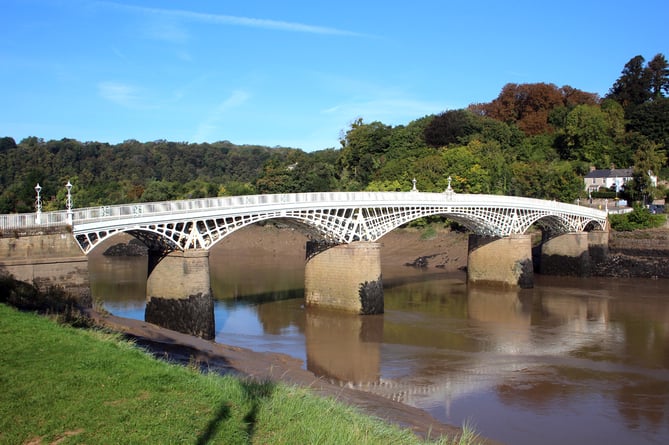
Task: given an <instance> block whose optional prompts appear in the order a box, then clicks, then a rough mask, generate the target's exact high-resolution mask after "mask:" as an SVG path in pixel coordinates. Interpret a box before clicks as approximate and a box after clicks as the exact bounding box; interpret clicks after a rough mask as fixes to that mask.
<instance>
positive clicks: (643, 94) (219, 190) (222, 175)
mask: <svg viewBox="0 0 669 445" xmlns="http://www.w3.org/2000/svg"><path fill="white" fill-rule="evenodd" d="M668 95H669V64H668V63H667V60H666V58H665V57H664V55H662V54H657V55H656V56H655V57H654V58H653V59H651V60H650V61H649V62H648V63H646V61H645V59H644V58H643V57H642V56H636V57H634V58H632V59H631V60H630V61H629V62H628V63H627V64H626V65H625V66H624V68H623V69H622V71H621V75H620V77H619V78H618V79H617V80H616V82H615V83H614V84H613V85H612V86H611V88H610V90H609V92H608V94H607V95H606V96H605V97H603V98H601V97H599V96H598V95H597V94H594V93H588V92H584V91H581V90H578V89H576V88H573V87H571V86H562V87H558V86H556V85H554V84H549V83H533V84H513V83H509V84H507V85H505V86H504V87H503V88H502V91H501V92H500V94H499V96H498V97H497V98H495V99H494V100H492V101H491V102H489V103H480V104H472V105H470V106H469V107H467V108H465V109H457V110H448V111H445V112H443V113H440V114H436V115H429V116H424V117H420V118H418V119H416V120H414V121H412V122H409V123H408V124H406V125H398V126H390V125H386V124H384V123H382V122H378V121H375V122H364V121H363V119H361V118H358V119H356V120H355V121H353V122H352V123H351V125H350V127H349V128H348V129H347V130H346V131H345V132H344V133H343V134H342V136H341V138H340V147H339V148H330V149H324V150H320V151H315V152H310V153H307V152H304V151H302V150H300V149H297V148H285V147H275V148H270V147H264V146H251V145H243V146H240V145H235V144H232V143H231V142H228V141H222V142H215V143H202V144H192V143H185V142H169V141H165V140H159V141H152V142H144V143H141V142H138V141H135V140H127V141H124V142H123V143H120V144H115V145H111V144H108V143H102V142H80V141H77V140H73V139H62V140H50V141H44V140H43V139H40V138H38V137H28V138H25V139H23V140H21V141H20V142H19V143H16V141H15V140H14V139H13V138H11V137H4V138H0V187H1V190H2V191H1V193H0V213H13V212H31V211H34V201H35V191H34V187H35V185H36V184H37V183H40V185H41V186H42V198H43V208H44V210H56V209H62V208H64V205H65V194H66V190H65V187H64V185H65V183H66V182H67V181H68V180H69V181H71V183H72V184H73V185H74V187H73V189H72V195H73V201H74V205H75V207H88V206H97V205H109V204H122V203H129V202H141V201H144V202H148V201H162V200H172V199H188V198H202V197H210V196H223V195H243V194H253V193H286V192H310V191H332V190H349V191H357V190H391V191H408V190H410V189H411V187H412V180H413V179H414V178H415V179H416V183H417V186H418V189H419V190H421V191H433V192H438V191H443V190H444V189H445V188H446V187H447V186H448V181H449V179H448V178H451V179H450V183H451V186H452V188H453V189H454V190H455V191H456V192H462V193H491V194H504V195H517V196H528V197H536V198H543V199H556V200H559V201H564V202H573V201H574V200H576V199H577V198H584V197H585V192H584V183H583V176H584V175H585V174H586V173H587V172H588V171H589V169H590V168H591V167H593V166H594V167H596V168H610V167H612V166H615V167H617V168H627V167H632V168H633V171H634V180H633V181H632V182H631V183H630V184H628V185H627V187H626V189H625V190H624V191H623V197H625V198H628V199H629V200H632V201H637V200H642V199H644V198H649V197H653V198H660V197H664V196H665V195H666V190H665V188H664V187H662V186H660V187H652V186H651V184H650V182H649V178H648V174H647V172H648V171H652V172H653V173H655V174H656V175H659V176H660V177H661V178H667V176H668V174H669V169H668V168H667V167H668V166H667V155H666V153H667V147H668V146H669V98H667V96H668Z"/></svg>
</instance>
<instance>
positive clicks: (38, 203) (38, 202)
mask: <svg viewBox="0 0 669 445" xmlns="http://www.w3.org/2000/svg"><path fill="white" fill-rule="evenodd" d="M41 191H42V187H41V186H40V185H39V182H38V183H37V185H36V186H35V192H37V198H36V199H35V224H38V225H39V224H42V198H41V197H40V192H41Z"/></svg>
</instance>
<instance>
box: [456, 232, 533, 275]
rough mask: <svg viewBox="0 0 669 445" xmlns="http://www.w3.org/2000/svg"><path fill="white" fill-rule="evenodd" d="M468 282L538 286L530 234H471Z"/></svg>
mask: <svg viewBox="0 0 669 445" xmlns="http://www.w3.org/2000/svg"><path fill="white" fill-rule="evenodd" d="M467 282H468V283H470V284H488V285H497V286H500V285H501V286H502V287H521V288H531V287H533V286H534V267H533V265H532V240H531V237H530V235H511V236H508V237H505V238H499V237H494V236H482V235H474V234H472V235H469V255H468V257H467Z"/></svg>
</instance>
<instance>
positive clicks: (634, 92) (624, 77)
mask: <svg viewBox="0 0 669 445" xmlns="http://www.w3.org/2000/svg"><path fill="white" fill-rule="evenodd" d="M644 61H645V59H644V58H643V56H635V57H633V58H632V59H630V61H629V62H627V63H626V64H625V67H624V68H623V70H622V73H621V76H620V77H619V78H618V80H616V82H615V83H614V84H613V86H612V87H611V89H610V90H609V94H608V95H607V97H609V98H611V99H613V100H615V101H616V102H618V103H619V104H620V105H622V106H623V108H624V109H625V113H626V114H627V113H628V111H631V110H633V109H634V108H635V107H636V106H638V105H641V104H643V103H644V102H646V101H647V100H648V99H650V97H651V93H650V86H651V77H650V72H649V71H648V70H647V69H645V68H644V66H643V64H644Z"/></svg>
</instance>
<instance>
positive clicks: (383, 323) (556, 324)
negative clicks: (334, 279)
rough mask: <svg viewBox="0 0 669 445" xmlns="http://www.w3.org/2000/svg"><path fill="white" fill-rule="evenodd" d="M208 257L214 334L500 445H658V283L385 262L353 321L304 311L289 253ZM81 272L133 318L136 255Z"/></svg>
mask: <svg viewBox="0 0 669 445" xmlns="http://www.w3.org/2000/svg"><path fill="white" fill-rule="evenodd" d="M210 263H211V275H212V289H213V292H214V296H215V298H216V299H217V300H216V305H215V320H216V341H217V342H220V343H225V344H229V345H234V346H240V347H245V348H250V349H253V350H256V351H272V352H282V353H285V354H288V355H291V356H294V357H297V358H300V359H302V360H303V361H304V367H305V368H307V369H309V370H310V371H312V372H314V373H316V374H317V375H319V376H321V377H322V378H325V379H329V380H332V381H336V382H342V384H344V383H346V384H349V385H351V386H355V387H358V388H360V389H362V390H365V391H370V392H374V393H376V394H381V395H384V396H386V397H389V398H392V399H395V400H398V401H401V402H403V403H406V404H409V405H413V406H415V407H418V408H421V409H423V410H425V411H427V412H429V413H430V414H431V415H433V416H434V417H435V418H437V419H439V420H441V421H443V422H445V423H449V424H453V425H462V424H464V423H468V424H470V425H471V426H472V427H473V428H474V429H475V430H476V431H478V432H479V433H480V434H482V435H483V436H486V437H490V438H492V439H495V440H498V441H501V442H504V443H508V444H518V445H522V444H537V443H541V444H565V443H584V444H592V443H607V445H616V444H632V443H633V444H666V443H669V295H668V292H667V284H669V283H668V282H667V281H666V280H642V279H605V278H565V277H542V276H535V280H536V283H535V287H534V288H533V289H523V290H518V291H499V290H491V289H477V288H469V287H468V286H467V285H466V284H465V275H464V273H461V272H448V273H447V272H444V273H431V274H426V273H424V272H421V271H420V270H415V269H412V268H408V267H403V268H397V270H388V271H386V270H384V292H385V313H384V314H383V315H378V316H353V315H346V314H340V313H336V312H335V313H333V312H328V311H322V310H312V309H310V308H309V309H307V308H305V307H304V304H303V289H302V286H303V268H302V267H299V266H295V265H294V264H290V263H289V262H288V263H273V264H271V263H264V262H262V261H257V260H256V261H251V262H249V261H244V259H243V258H241V259H239V258H238V259H237V261H235V262H234V263H235V264H230V262H227V264H224V262H223V261H219V260H218V259H217V257H216V256H213V257H212V258H210ZM89 269H90V271H91V287H92V291H93V297H94V298H95V299H96V300H101V301H103V302H104V306H105V307H106V308H107V309H108V310H109V311H110V312H112V313H114V314H115V315H120V316H124V317H129V318H136V319H143V318H144V306H145V286H146V278H145V277H146V258H144V257H103V256H97V257H93V258H91V260H90V266H89ZM230 297H234V298H230Z"/></svg>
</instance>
